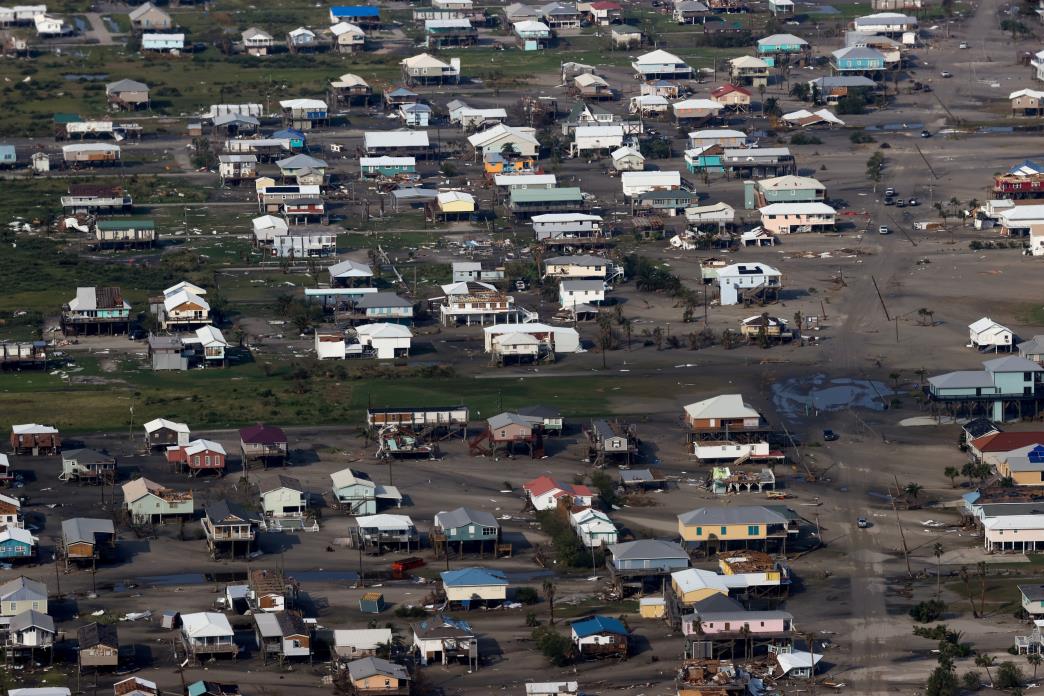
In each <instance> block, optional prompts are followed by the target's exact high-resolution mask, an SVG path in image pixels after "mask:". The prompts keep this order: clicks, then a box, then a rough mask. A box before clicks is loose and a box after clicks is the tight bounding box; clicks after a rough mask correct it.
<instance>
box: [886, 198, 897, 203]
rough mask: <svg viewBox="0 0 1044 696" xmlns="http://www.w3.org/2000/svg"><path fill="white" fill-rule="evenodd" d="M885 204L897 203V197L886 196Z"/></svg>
mask: <svg viewBox="0 0 1044 696" xmlns="http://www.w3.org/2000/svg"><path fill="white" fill-rule="evenodd" d="M884 204H885V205H895V199H894V198H885V199H884Z"/></svg>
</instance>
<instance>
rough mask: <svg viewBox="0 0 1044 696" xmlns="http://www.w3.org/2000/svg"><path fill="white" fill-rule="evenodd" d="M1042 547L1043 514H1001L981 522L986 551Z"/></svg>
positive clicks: (1043, 546) (1043, 539)
mask: <svg viewBox="0 0 1044 696" xmlns="http://www.w3.org/2000/svg"><path fill="white" fill-rule="evenodd" d="M1038 544H1040V546H1041V547H1042V548H1044V515H1003V516H999V517H991V518H989V519H987V520H986V521H985V522H983V548H985V549H986V550H987V551H998V550H999V551H1005V550H1007V551H1022V552H1025V551H1036V550H1037V545H1038Z"/></svg>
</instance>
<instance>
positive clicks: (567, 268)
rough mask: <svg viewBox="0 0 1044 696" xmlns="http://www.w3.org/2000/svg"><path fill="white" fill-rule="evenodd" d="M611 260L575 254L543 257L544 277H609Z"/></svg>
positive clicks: (603, 278) (602, 278)
mask: <svg viewBox="0 0 1044 696" xmlns="http://www.w3.org/2000/svg"><path fill="white" fill-rule="evenodd" d="M610 266H612V262H611V261H610V260H609V259H606V258H602V257H601V256H591V255H588V254H577V255H576V256H553V257H551V258H549V259H544V277H545V278H599V279H601V280H605V279H606V278H608V277H609V268H610Z"/></svg>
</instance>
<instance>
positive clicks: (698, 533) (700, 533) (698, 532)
mask: <svg viewBox="0 0 1044 696" xmlns="http://www.w3.org/2000/svg"><path fill="white" fill-rule="evenodd" d="M696 536H703V527H697V528H696Z"/></svg>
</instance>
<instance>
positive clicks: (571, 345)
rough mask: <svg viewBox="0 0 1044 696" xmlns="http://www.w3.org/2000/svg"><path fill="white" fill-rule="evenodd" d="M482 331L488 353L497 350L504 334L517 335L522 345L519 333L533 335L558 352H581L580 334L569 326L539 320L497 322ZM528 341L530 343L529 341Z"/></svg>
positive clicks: (541, 342)
mask: <svg viewBox="0 0 1044 696" xmlns="http://www.w3.org/2000/svg"><path fill="white" fill-rule="evenodd" d="M482 333H483V334H484V341H485V349H486V352H487V353H493V352H495V351H497V350H498V343H501V342H502V337H504V336H516V337H515V338H514V339H513V340H516V341H518V345H522V342H521V340H520V339H518V338H517V335H525V336H531V337H533V338H534V339H536V340H537V341H538V342H539V343H540V344H541V345H545V346H547V348H548V349H549V350H552V351H554V352H555V353H556V354H562V353H579V352H580V351H581V347H580V334H579V333H577V330H576V329H574V328H572V327H567V326H550V325H549V324H541V323H539V322H530V323H528V324H497V325H496V326H486V327H484V328H483V329H482ZM526 343H527V344H528V343H529V342H526Z"/></svg>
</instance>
